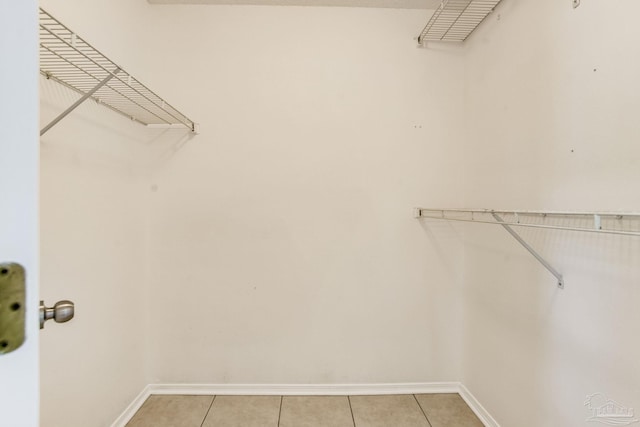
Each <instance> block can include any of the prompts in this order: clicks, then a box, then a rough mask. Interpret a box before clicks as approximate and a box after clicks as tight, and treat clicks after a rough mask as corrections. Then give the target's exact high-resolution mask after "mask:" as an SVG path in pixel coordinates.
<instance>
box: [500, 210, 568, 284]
mask: <svg viewBox="0 0 640 427" xmlns="http://www.w3.org/2000/svg"><path fill="white" fill-rule="evenodd" d="M491 215H492V216H493V217H494V218H495V219H496V221H498V223H499V224H500V225H501V226H503V227H504V229H505V230H507V231H508V232H509V234H511V236H513V238H514V239H516V240H517V241H518V243H520V244H521V245H522V246H523V247H524V248H525V249H526V250H527V251H529V253H530V254H531V255H533V257H534V258H535V259H537V260H538V262H540V264H542V265H543V266H544V268H546V269H547V270H549V272H550V273H551V274H553V275H554V276H555V278H556V279H558V287H559V288H560V289H564V279H563V278H562V274H561V273H560V272H559V271H558V270H556V269H555V268H553V267H552V266H551V264H549V263H548V262H547V260H545V259H544V258H543V257H542V256H541V255H540V254H539V253H538V252H536V250H535V249H533V248H532V247H531V245H529V244H528V243H527V242H525V241H524V239H523V238H522V237H520V235H519V234H518V233H516V232H515V231H514V230H513V228H511V227H509V226H508V225H507V224H505V222H504V220H503V219H502V217H500V215H498V214H497V213H495V212H492V213H491Z"/></svg>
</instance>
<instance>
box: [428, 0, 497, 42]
mask: <svg viewBox="0 0 640 427" xmlns="http://www.w3.org/2000/svg"><path fill="white" fill-rule="evenodd" d="M498 3H500V0H443V1H442V2H441V3H440V6H439V7H438V9H436V11H435V12H434V13H433V15H432V16H431V18H430V19H429V22H427V25H425V27H424V29H423V30H422V32H421V33H420V35H419V36H418V43H420V44H422V43H424V42H425V41H429V40H431V41H453V42H462V41H465V40H466V39H467V37H469V35H470V34H471V33H472V32H473V30H475V29H476V28H477V27H478V25H480V23H481V22H482V21H483V20H484V19H485V18H486V17H487V15H488V14H489V13H491V12H492V11H493V9H494V8H495V7H496V5H497V4H498Z"/></svg>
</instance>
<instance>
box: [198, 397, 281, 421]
mask: <svg viewBox="0 0 640 427" xmlns="http://www.w3.org/2000/svg"><path fill="white" fill-rule="evenodd" d="M280 401H281V397H280V396H216V398H215V400H214V401H213V405H211V410H210V411H209V415H207V418H206V419H205V420H204V424H203V425H202V427H277V426H278V418H279V415H280Z"/></svg>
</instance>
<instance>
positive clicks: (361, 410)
mask: <svg viewBox="0 0 640 427" xmlns="http://www.w3.org/2000/svg"><path fill="white" fill-rule="evenodd" d="M127 426H128V427H483V425H482V423H481V422H480V420H479V419H478V418H477V417H476V416H475V415H474V413H473V412H472V411H471V409H470V408H469V407H468V406H467V404H466V403H465V402H464V400H462V398H461V397H460V395H458V394H456V393H454V394H416V395H413V394H403V395H388V396H171V395H154V396H151V397H149V398H148V399H147V401H146V402H145V403H144V405H142V407H141V408H140V410H139V411H138V412H137V413H136V415H135V416H134V417H133V418H132V419H131V421H129V423H128V424H127Z"/></svg>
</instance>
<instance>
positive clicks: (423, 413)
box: [412, 394, 433, 427]
mask: <svg viewBox="0 0 640 427" xmlns="http://www.w3.org/2000/svg"><path fill="white" fill-rule="evenodd" d="M412 396H413V398H414V399H415V400H416V403H417V404H418V408H420V411H422V415H424V417H425V418H426V419H427V424H429V427H433V426H432V425H431V421H429V417H427V413H426V412H425V411H424V409H423V408H422V405H421V404H420V401H419V400H418V398H417V397H416V395H415V394H413V395H412Z"/></svg>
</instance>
